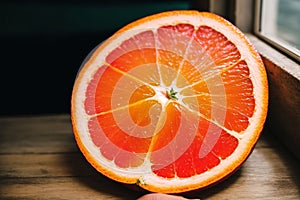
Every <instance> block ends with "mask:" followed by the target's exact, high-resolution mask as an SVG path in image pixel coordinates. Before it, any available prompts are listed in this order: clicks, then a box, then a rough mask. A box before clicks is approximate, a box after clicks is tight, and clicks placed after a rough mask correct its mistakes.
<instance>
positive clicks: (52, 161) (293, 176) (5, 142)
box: [0, 115, 300, 200]
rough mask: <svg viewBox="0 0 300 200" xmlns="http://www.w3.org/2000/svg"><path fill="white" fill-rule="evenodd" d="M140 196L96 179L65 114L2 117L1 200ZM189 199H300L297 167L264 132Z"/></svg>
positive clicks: (190, 195) (0, 135) (129, 197)
mask: <svg viewBox="0 0 300 200" xmlns="http://www.w3.org/2000/svg"><path fill="white" fill-rule="evenodd" d="M142 194H144V192H137V191H133V190H131V189H129V188H128V187H126V186H124V185H122V184H119V183H116V182H114V181H112V180H110V179H108V178H106V177H104V176H102V175H101V174H99V173H98V172H97V171H96V170H95V169H94V168H93V167H92V166H91V165H90V164H89V163H87V161H86V160H85V158H84V157H83V156H82V154H81V152H80V151H79V150H78V148H77V146H76V143H75V140H74V137H73V133H72V128H71V123H70V117H69V115H52V116H28V117H26V116H24V117H2V118H0V199H7V200H12V199H49V200H50V199H87V200H88V199H93V200H94V199H112V200H118V199H128V200H129V199H136V198H138V197H139V196H141V195H142ZM185 196H187V197H193V198H195V197H196V198H201V199H208V200H220V199H222V200H223V199H232V200H235V199H247V200H249V199H250V200H251V199H300V163H299V160H297V159H296V158H294V157H293V156H292V155H291V154H290V153H289V152H288V151H287V150H286V149H285V148H284V147H282V145H281V144H280V143H279V142H278V141H277V140H276V139H274V138H273V136H272V134H271V133H270V132H268V131H267V130H265V131H264V132H263V134H262V136H261V139H260V140H259V142H258V143H257V145H256V147H255V149H254V151H253V153H252V154H251V156H250V157H249V159H248V160H247V161H246V162H245V163H244V164H243V165H242V167H241V168H240V169H239V170H238V171H237V172H235V173H234V174H233V175H232V176H230V177H229V178H228V179H226V180H225V181H223V182H221V183H219V184H218V185H216V186H213V187H211V188H208V189H206V190H203V191H199V192H194V193H190V194H188V195H185Z"/></svg>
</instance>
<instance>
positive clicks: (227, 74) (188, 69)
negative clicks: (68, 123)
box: [71, 11, 268, 193]
mask: <svg viewBox="0 0 300 200" xmlns="http://www.w3.org/2000/svg"><path fill="white" fill-rule="evenodd" d="M267 104H268V84H267V78H266V73H265V69H264V66H263V63H262V61H261V59H260V56H259V55H258V53H257V52H256V51H255V49H254V47H253V46H252V45H251V44H250V42H249V41H248V40H247V38H246V37H245V36H244V34H243V33H241V32H240V31H239V30H238V29H237V28H236V27H235V26H233V25H232V24H230V23H229V22H228V21H226V20H224V19H223V18H221V17H219V16H217V15H215V14H212V13H206V12H203V13H201V12H197V11H170V12H165V13H160V14H156V15H153V16H149V17H146V18H143V19H140V20H137V21H135V22H133V23H131V24H129V25H127V26H125V27H124V28H122V29H121V30H119V31H118V32H117V33H115V34H114V35H113V36H112V37H110V38H109V39H108V40H106V41H105V42H104V43H103V44H102V45H100V46H99V47H98V48H97V49H96V50H95V52H94V53H93V55H92V56H91V57H90V58H89V59H88V60H87V62H86V63H85V64H84V67H83V69H82V70H81V71H80V73H79V75H78V77H77V80H76V82H75V84H74V89H73V94H72V110H71V115H72V123H73V129H74V134H75V138H76V141H77V144H78V146H79V147H80V149H81V151H82V152H83V154H84V155H85V157H86V159H87V160H88V161H89V162H90V163H91V164H92V165H93V166H94V167H95V168H96V169H97V170H98V171H99V172H101V173H102V174H104V175H106V176H108V177H109V178H111V179H113V180H116V181H119V182H122V183H128V184H134V183H135V184H138V185H139V186H141V187H142V188H144V189H147V190H149V191H152V192H163V193H180V192H185V191H189V190H195V189H199V188H205V187H207V186H209V185H211V184H213V183H216V182H218V181H219V180H221V179H223V178H224V177H226V176H228V175H229V174H231V173H232V172H233V171H234V170H235V169H236V168H238V167H239V166H240V165H241V164H242V163H243V162H244V161H245V160H246V158H247V157H248V156H249V154H250V153H251V151H252V149H253V147H254V145H255V143H256V142H257V140H258V138H259V135H260V132H261V130H262V128H263V124H264V121H265V118H266V114H267Z"/></svg>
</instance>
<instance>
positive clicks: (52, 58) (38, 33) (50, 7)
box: [0, 0, 205, 116]
mask: <svg viewBox="0 0 300 200" xmlns="http://www.w3.org/2000/svg"><path fill="white" fill-rule="evenodd" d="M191 2H192V1H171V0H168V1H167V0H161V1H158V0H157V1H155V0H152V1H150V0H149V1H148V0H144V1H129V2H128V1H127V2H126V3H125V2H124V1H121V0H119V1H109V0H104V1H103V0H98V1H96V0H87V1H79V0H77V1H71V0H65V1H58V0H54V1H49V0H44V1H32V0H31V1H28V0H24V1H16V0H11V1H2V2H1V3H0V24H1V27H0V30H1V31H0V46H1V48H0V49H1V52H0V55H1V72H0V74H1V78H0V85H1V98H0V99H1V108H0V115H5V116H6V115H25V114H26V115H27V114H51V113H53V114H54V113H69V112H70V99H71V93H72V87H73V83H74V79H75V77H76V74H77V71H78V69H79V67H80V65H81V62H82V61H83V60H84V58H85V57H86V56H87V54H88V53H89V52H90V51H91V50H92V49H93V48H94V47H95V46H97V44H99V43H100V42H101V41H103V40H105V39H106V38H108V37H109V36H110V35H111V34H113V33H114V32H115V31H116V30H118V29H119V28H121V27H122V26H124V25H126V24H127V23H129V22H131V21H134V20H136V19H138V18H141V17H144V16H147V15H150V14H154V13H158V12H162V11H166V10H177V9H194V8H195V6H196V5H192V4H191ZM197 6H198V5H197ZM202 6H203V8H204V10H205V3H203V5H202Z"/></svg>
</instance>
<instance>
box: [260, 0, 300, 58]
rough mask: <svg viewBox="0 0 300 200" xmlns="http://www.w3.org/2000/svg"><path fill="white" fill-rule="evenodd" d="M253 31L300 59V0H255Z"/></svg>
mask: <svg viewBox="0 0 300 200" xmlns="http://www.w3.org/2000/svg"><path fill="white" fill-rule="evenodd" d="M255 12H256V13H255V15H256V19H255V30H254V31H255V33H256V34H257V35H258V36H260V37H262V38H263V39H265V40H267V41H268V42H270V43H271V44H272V45H274V46H275V47H277V48H279V49H281V50H283V51H284V52H285V53H287V54H289V55H290V56H292V57H294V58H295V59H296V60H298V61H299V60H300V1H299V0H256V8H255Z"/></svg>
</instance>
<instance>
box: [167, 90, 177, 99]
mask: <svg viewBox="0 0 300 200" xmlns="http://www.w3.org/2000/svg"><path fill="white" fill-rule="evenodd" d="M177 93H178V92H176V91H175V90H174V89H173V88H171V89H170V90H169V91H167V98H168V99H173V100H178V97H177V96H176V94H177Z"/></svg>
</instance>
